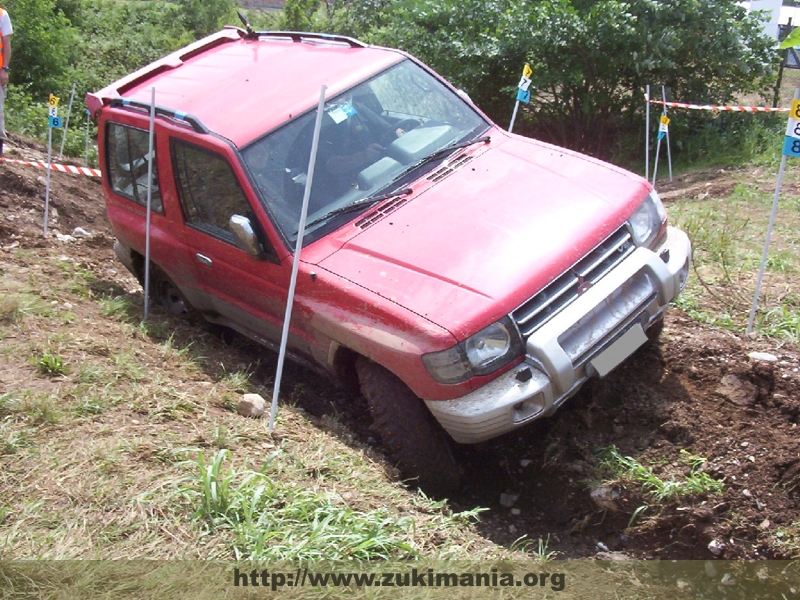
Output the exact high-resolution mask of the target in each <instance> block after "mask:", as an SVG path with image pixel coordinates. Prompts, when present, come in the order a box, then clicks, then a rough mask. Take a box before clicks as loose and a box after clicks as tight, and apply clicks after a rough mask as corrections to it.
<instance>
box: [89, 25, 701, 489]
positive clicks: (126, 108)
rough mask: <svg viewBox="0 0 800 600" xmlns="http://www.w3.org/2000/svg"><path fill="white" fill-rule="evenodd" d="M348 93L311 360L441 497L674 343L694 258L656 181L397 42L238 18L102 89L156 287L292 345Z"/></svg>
mask: <svg viewBox="0 0 800 600" xmlns="http://www.w3.org/2000/svg"><path fill="white" fill-rule="evenodd" d="M323 84H324V85H326V86H327V96H326V98H327V100H326V102H325V107H324V115H323V116H322V125H321V130H320V138H319V149H318V154H317V159H316V169H315V172H314V176H313V178H312V189H311V191H310V206H309V209H308V219H307V224H306V226H305V230H304V245H303V249H302V252H301V254H300V256H299V257H298V260H299V261H300V262H299V276H298V281H297V290H296V298H295V309H294V314H293V318H292V322H291V329H290V337H289V356H290V357H291V358H293V359H295V360H297V361H300V362H301V363H303V364H305V365H307V366H309V367H312V368H315V369H317V370H322V371H325V372H327V373H330V374H332V375H333V376H335V377H336V378H338V379H339V380H342V381H348V380H350V381H353V380H357V381H358V382H359V385H360V389H361V391H362V393H363V395H364V396H365V397H366V399H367V400H368V402H369V405H370V407H371V410H372V414H373V417H374V421H375V425H376V427H377V429H378V431H379V432H380V434H381V437H382V440H383V444H384V446H385V447H386V449H387V450H388V452H389V453H390V454H391V456H392V457H393V459H394V460H395V461H396V463H397V464H398V465H399V467H400V469H401V471H402V472H403V473H404V475H405V476H406V477H408V478H410V479H411V478H416V480H417V482H416V483H417V484H418V485H420V486H421V487H422V488H423V489H426V490H427V491H429V492H432V493H437V494H441V493H449V492H452V491H453V490H455V489H456V488H457V486H458V484H459V469H458V465H457V463H456V461H455V460H454V458H453V453H452V451H451V450H452V448H453V446H452V442H453V440H454V441H455V442H458V443H462V444H473V443H477V442H481V441H483V440H487V439H490V438H493V437H496V436H499V435H501V434H503V433H506V432H508V431H512V430H514V429H516V428H518V427H521V426H523V425H525V424H527V423H530V422H531V421H533V420H535V419H537V418H539V417H542V416H548V415H551V414H553V412H554V411H555V410H556V409H557V408H558V407H559V406H560V405H561V404H562V403H563V402H564V401H565V400H567V399H568V398H569V397H571V396H572V395H574V394H575V393H576V392H577V390H578V389H579V388H580V387H581V385H582V384H583V383H584V382H586V380H587V379H588V378H590V377H593V376H600V377H602V376H604V375H606V374H607V373H608V372H609V371H611V370H612V369H613V368H614V367H616V366H617V365H618V364H619V363H621V362H622V361H624V360H625V359H626V358H627V357H628V356H629V355H630V354H631V353H632V352H634V350H636V348H638V347H639V346H641V345H642V344H643V343H644V342H645V341H646V339H647V335H646V333H645V332H647V331H648V330H651V331H657V330H658V329H659V328H660V325H661V320H662V317H663V314H664V311H665V309H666V308H667V305H668V304H669V302H670V301H672V300H673V299H674V298H675V297H676V296H677V294H678V293H679V292H680V290H681V289H682V288H683V286H684V284H685V283H686V278H687V274H688V268H689V257H690V253H691V246H690V243H689V240H688V238H687V237H686V235H685V234H684V233H682V232H681V231H680V230H677V229H675V228H672V227H668V226H667V216H666V213H665V211H664V207H663V205H662V203H661V201H660V200H659V197H658V195H657V194H656V192H655V191H654V190H653V189H652V187H651V186H650V185H649V184H648V183H647V181H645V180H644V179H642V178H641V177H638V176H636V175H633V174H631V173H628V172H626V171H624V170H622V169H619V168H616V167H614V166H612V165H609V164H606V163H603V162H601V161H598V160H595V159H593V158H590V157H587V156H583V155H580V154H577V153H575V152H571V151H569V150H565V149H563V148H558V147H555V146H551V145H549V144H545V143H542V142H539V141H535V140H531V139H526V138H523V137H520V136H516V135H512V134H509V133H507V132H506V131H504V130H502V129H500V128H499V127H497V126H496V125H495V124H493V123H492V122H491V121H490V120H489V119H488V118H487V117H486V116H485V115H484V114H483V113H481V111H480V110H479V109H478V108H476V107H475V106H474V105H473V104H472V103H471V102H470V101H469V100H468V99H467V98H466V97H465V95H464V94H463V93H460V92H459V90H456V89H455V88H453V87H452V86H451V85H450V84H448V83H447V82H446V81H445V80H443V79H442V78H441V77H439V76H438V75H437V74H436V73H434V72H433V71H431V69H429V68H428V67H426V66H425V65H424V64H421V63H420V62H419V61H418V60H416V59H414V58H413V57H411V56H409V55H408V54H405V53H404V52H401V51H398V50H392V49H387V48H380V47H374V46H368V45H365V44H363V43H361V42H359V41H357V40H354V39H351V38H346V37H341V36H332V35H321V34H313V33H308V34H306V33H287V32H253V31H245V30H243V29H239V28H226V29H224V30H223V31H220V32H218V33H216V34H214V35H211V36H209V37H207V38H205V39H202V40H200V41H198V42H196V43H194V44H191V45H190V46H187V47H186V48H184V49H183V50H180V51H178V52H175V53H173V54H171V55H169V56H167V57H165V58H163V59H161V60H159V61H157V62H155V63H153V64H151V65H149V66H147V67H144V68H143V69H141V70H139V71H137V72H136V73H133V74H131V75H129V76H127V77H125V78H123V79H121V80H119V81H117V82H115V83H113V84H111V85H109V86H108V87H106V88H104V89H103V90H100V91H99V92H97V93H94V94H89V95H88V96H87V105H88V107H89V109H90V111H91V113H92V114H93V115H95V116H97V117H98V118H99V147H100V158H101V161H102V170H103V188H104V191H105V197H106V202H107V211H108V217H109V220H110V222H111V225H112V227H113V229H114V233H115V235H116V237H117V240H118V241H117V243H116V245H115V249H116V253H117V255H118V257H119V259H120V260H121V261H122V262H123V263H124V264H125V266H126V267H127V268H128V269H129V270H130V271H131V272H132V273H134V274H135V275H136V276H137V277H138V278H139V279H140V281H141V280H142V279H143V274H144V253H145V224H146V219H145V214H146V211H145V204H146V198H147V191H148V176H147V173H148V169H147V164H148V158H149V156H148V154H149V144H148V141H149V132H148V129H149V107H150V104H151V93H152V91H151V90H152V89H153V88H154V89H155V94H156V102H155V104H156V110H155V113H156V118H155V129H154V146H153V147H154V151H155V157H154V161H153V165H154V168H153V177H152V187H151V198H152V203H151V206H152V217H151V249H150V260H151V265H152V268H151V273H152V276H153V278H154V281H153V284H152V288H151V289H153V290H154V294H155V295H156V296H157V297H158V299H160V301H161V302H162V303H163V304H164V305H165V306H166V307H167V308H169V309H170V310H171V311H172V312H175V313H178V312H181V311H183V310H184V309H186V308H187V307H188V306H189V305H190V306H191V307H193V308H194V309H196V310H197V311H199V312H200V313H202V314H203V315H204V316H205V318H206V319H208V320H209V321H211V322H214V323H217V324H221V325H224V326H227V327H229V328H232V329H234V330H236V331H238V332H240V333H241V334H244V335H245V336H248V337H249V338H251V339H253V340H256V341H257V342H259V343H261V344H263V345H264V346H266V347H268V348H272V349H275V348H276V347H277V346H278V343H279V341H280V337H281V328H282V322H283V315H284V309H285V306H286V301H287V291H288V287H289V280H290V274H291V270H292V263H293V261H294V259H295V257H294V248H295V243H296V240H297V236H298V222H299V217H300V212H301V204H302V199H303V195H304V189H305V184H306V180H307V169H308V165H309V158H310V151H311V146H312V137H313V133H314V124H315V116H316V112H317V104H318V100H319V93H320V88H321V86H322V85H323Z"/></svg>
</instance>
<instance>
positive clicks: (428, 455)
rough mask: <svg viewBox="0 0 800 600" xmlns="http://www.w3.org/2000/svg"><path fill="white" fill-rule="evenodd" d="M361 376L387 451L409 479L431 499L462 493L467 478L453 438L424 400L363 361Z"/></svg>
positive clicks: (370, 362) (381, 368) (370, 363)
mask: <svg viewBox="0 0 800 600" xmlns="http://www.w3.org/2000/svg"><path fill="white" fill-rule="evenodd" d="M356 370H357V371H358V379H359V383H360V385H361V393H362V394H363V395H364V397H365V398H366V399H367V402H368V403H369V407H370V412H371V413H372V417H373V419H374V422H375V426H376V428H377V430H378V432H379V433H380V436H381V439H382V440H383V445H384V447H385V448H386V450H387V451H388V452H389V454H390V456H391V458H392V459H393V460H395V461H396V463H397V466H398V468H399V469H400V472H401V473H402V474H403V477H405V478H407V479H409V480H414V483H415V484H416V485H417V486H418V487H419V488H420V489H421V490H422V491H424V492H425V493H426V494H429V495H431V496H436V497H443V496H448V495H451V494H453V493H455V492H457V491H458V490H459V488H460V487H461V475H460V471H459V466H458V463H457V462H456V459H455V457H454V456H453V453H452V451H451V446H450V442H449V441H448V438H447V434H446V433H445V432H444V430H442V428H441V427H440V426H439V424H438V423H437V422H436V420H435V419H434V418H433V416H432V415H431V413H430V412H429V411H428V409H427V407H426V406H425V404H424V403H423V402H422V400H420V399H419V398H417V396H416V395H414V393H413V392H412V391H411V390H410V389H409V388H408V386H406V385H405V384H404V383H403V382H402V381H400V379H398V378H397V377H396V376H395V375H394V374H393V373H391V372H390V371H388V370H386V369H384V368H383V367H382V366H380V365H378V364H376V363H374V362H372V361H369V360H367V359H365V358H359V359H358V361H357V362H356Z"/></svg>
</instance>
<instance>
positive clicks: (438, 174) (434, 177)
mask: <svg viewBox="0 0 800 600" xmlns="http://www.w3.org/2000/svg"><path fill="white" fill-rule="evenodd" d="M471 160H472V156H462V157H460V158H458V159H457V160H454V161H453V162H451V163H445V164H443V165H442V166H441V167H439V168H438V169H436V170H435V171H434V172H433V173H431V174H430V175H428V180H429V181H441V180H442V179H444V178H445V177H449V176H450V175H452V174H453V173H455V172H456V171H458V170H459V169H460V168H461V167H463V166H464V165H465V164H467V163H468V162H469V161H471Z"/></svg>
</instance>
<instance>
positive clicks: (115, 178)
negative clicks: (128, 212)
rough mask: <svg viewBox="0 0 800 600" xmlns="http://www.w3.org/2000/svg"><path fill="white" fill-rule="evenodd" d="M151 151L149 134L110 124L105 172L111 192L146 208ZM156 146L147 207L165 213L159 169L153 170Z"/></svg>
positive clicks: (154, 159) (107, 134) (107, 136)
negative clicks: (159, 183)
mask: <svg viewBox="0 0 800 600" xmlns="http://www.w3.org/2000/svg"><path fill="white" fill-rule="evenodd" d="M149 147H150V134H149V132H148V131H146V130H144V129H137V128H135V127H129V126H128V125H121V124H120V123H109V124H108V126H107V127H106V163H107V164H106V171H107V172H108V183H109V185H110V186H111V189H112V190H113V191H114V192H115V193H117V194H119V195H120V196H124V197H125V198H128V199H129V200H133V201H134V202H136V203H137V204H141V205H142V206H147V169H148V166H147V159H148V150H149ZM156 164H157V163H156V156H155V142H154V143H153V186H152V190H151V196H150V207H151V208H152V209H153V210H154V211H156V212H159V213H162V214H163V213H164V207H163V204H162V202H161V193H160V191H159V189H158V169H157V168H156Z"/></svg>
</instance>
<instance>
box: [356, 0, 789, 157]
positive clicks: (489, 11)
mask: <svg viewBox="0 0 800 600" xmlns="http://www.w3.org/2000/svg"><path fill="white" fill-rule="evenodd" d="M388 23H389V24H387V25H383V26H381V27H378V28H375V29H373V30H371V31H370V32H369V33H368V39H369V40H371V41H375V42H378V43H382V44H386V45H390V46H397V47H400V48H403V49H406V50H408V51H410V52H411V53H413V54H415V55H417V56H419V57H420V58H422V59H423V60H425V61H426V62H427V63H428V64H430V65H431V66H433V67H434V68H435V69H436V70H438V71H439V72H441V73H443V74H445V75H446V76H447V77H448V78H449V79H450V80H451V81H453V82H454V83H456V84H457V85H459V86H461V87H463V88H464V89H465V90H466V91H467V92H468V93H469V94H470V96H471V97H472V98H473V100H475V101H476V103H477V104H478V105H479V106H481V107H482V108H484V110H486V111H487V112H488V113H489V114H490V116H492V117H493V118H494V119H495V120H498V121H499V122H505V121H506V120H507V119H508V118H509V117H510V114H511V109H512V106H513V102H514V90H515V88H516V83H517V82H518V81H519V77H520V74H521V71H522V66H523V63H525V62H529V63H530V64H531V66H532V67H533V86H532V90H533V98H532V101H531V104H530V106H529V107H528V110H526V111H523V115H522V117H521V119H520V120H519V121H518V123H519V126H518V127H519V128H520V129H524V130H525V131H526V132H527V133H529V134H533V135H536V136H537V137H541V138H544V139H547V140H550V141H553V142H556V143H558V144H561V145H565V146H569V147H572V148H575V149H578V150H582V151H585V152H589V153H592V154H595V155H598V156H603V157H606V158H607V157H609V156H611V155H613V154H614V153H616V152H617V151H618V150H619V146H620V140H624V139H625V138H626V137H629V136H632V135H638V132H639V131H640V130H641V122H642V114H641V113H642V110H643V98H642V93H643V91H644V87H645V85H647V84H648V83H649V84H653V85H659V84H663V85H666V86H667V87H668V88H669V89H670V92H671V93H672V94H673V95H674V96H675V97H678V98H687V99H691V101H694V102H703V103H705V102H709V103H727V102H729V101H731V100H732V99H733V98H734V97H735V96H736V95H737V94H740V93H749V92H754V91H761V90H766V89H767V86H768V83H769V81H770V78H771V77H772V73H773V70H774V66H775V60H776V58H777V57H776V53H775V52H773V51H772V48H771V47H772V45H773V44H774V42H773V41H772V40H771V39H769V38H767V37H765V36H764V35H763V34H762V33H761V28H760V24H759V23H758V22H757V21H756V19H755V18H754V17H752V16H750V15H748V14H747V13H746V11H745V9H743V8H742V7H740V6H739V5H738V3H737V2H736V0H671V1H669V2H666V1H663V0H552V1H544V0H520V1H511V0H489V1H488V2H482V1H479V0H416V1H413V2H404V1H403V0H396V1H395V2H394V3H393V4H392V5H391V18H390V19H389V21H388ZM693 118H701V117H699V116H697V115H695V116H693Z"/></svg>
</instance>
